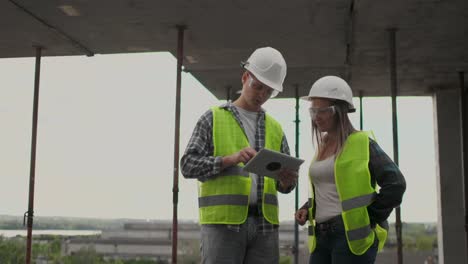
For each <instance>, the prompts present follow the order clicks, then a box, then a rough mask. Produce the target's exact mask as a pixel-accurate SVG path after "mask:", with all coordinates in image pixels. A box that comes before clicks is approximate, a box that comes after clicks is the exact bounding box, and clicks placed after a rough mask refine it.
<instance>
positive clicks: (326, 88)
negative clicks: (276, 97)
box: [301, 76, 356, 112]
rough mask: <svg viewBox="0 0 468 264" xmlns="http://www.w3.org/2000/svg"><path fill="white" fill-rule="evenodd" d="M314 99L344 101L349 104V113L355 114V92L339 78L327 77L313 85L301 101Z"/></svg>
mask: <svg viewBox="0 0 468 264" xmlns="http://www.w3.org/2000/svg"><path fill="white" fill-rule="evenodd" d="M313 97H320V98H328V99H337V100H342V101H345V102H347V103H348V112H355V111H356V108H354V104H353V92H352V91H351V87H349V85H348V83H346V81H345V80H343V79H341V78H340V77H337V76H325V77H322V78H320V79H318V80H317V81H315V83H314V84H313V85H312V87H311V88H310V91H309V95H308V96H303V97H301V99H304V100H308V101H309V100H310V99H311V98H313Z"/></svg>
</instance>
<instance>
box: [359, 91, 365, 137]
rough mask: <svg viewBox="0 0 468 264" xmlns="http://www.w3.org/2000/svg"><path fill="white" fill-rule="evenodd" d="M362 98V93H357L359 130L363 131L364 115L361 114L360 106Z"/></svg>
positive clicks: (361, 107)
mask: <svg viewBox="0 0 468 264" xmlns="http://www.w3.org/2000/svg"><path fill="white" fill-rule="evenodd" d="M362 97H363V92H362V91H359V130H363V129H364V118H363V116H364V114H363V112H362V111H363V110H364V106H362Z"/></svg>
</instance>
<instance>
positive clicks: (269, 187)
mask: <svg viewBox="0 0 468 264" xmlns="http://www.w3.org/2000/svg"><path fill="white" fill-rule="evenodd" d="M211 110H212V112H213V135H212V139H213V146H214V154H213V156H215V157H222V156H227V155H231V154H234V153H236V152H238V151H239V150H241V149H243V148H245V147H248V146H249V142H248V140H247V137H246V135H245V133H244V131H243V130H242V128H241V127H240V125H239V123H238V122H237V121H236V119H235V118H234V116H233V115H232V113H231V112H230V111H228V110H227V109H223V108H220V107H213V108H211ZM282 138H283V131H282V129H281V126H280V125H279V123H278V122H276V121H275V120H273V119H272V118H271V117H269V116H268V115H266V116H265V148H269V149H272V150H276V151H280V149H281V141H282ZM242 167H243V164H242V163H240V164H238V166H231V167H228V168H226V169H224V170H223V171H222V172H220V173H219V174H218V175H217V176H216V177H214V178H213V179H210V180H206V181H204V182H199V188H198V195H199V198H198V204H199V214H200V216H199V218H200V224H241V223H243V222H244V221H245V220H246V218H247V211H248V204H249V195H250V189H251V184H252V183H251V179H250V177H249V174H248V173H247V172H245V171H244V170H243V169H242ZM262 201H263V203H262V212H263V216H264V217H265V219H267V221H269V222H270V223H273V224H278V222H279V221H278V198H277V195H276V182H275V180H274V179H272V178H269V177H264V190H263V196H262Z"/></svg>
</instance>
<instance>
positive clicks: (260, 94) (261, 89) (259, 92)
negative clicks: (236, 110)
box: [242, 71, 273, 109]
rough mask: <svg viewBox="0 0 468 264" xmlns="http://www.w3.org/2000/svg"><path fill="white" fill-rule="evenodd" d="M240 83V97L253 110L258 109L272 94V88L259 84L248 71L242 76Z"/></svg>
mask: <svg viewBox="0 0 468 264" xmlns="http://www.w3.org/2000/svg"><path fill="white" fill-rule="evenodd" d="M242 83H243V88H242V96H243V97H244V99H245V101H246V103H247V104H248V105H249V106H251V107H253V108H255V109H259V108H260V107H261V106H262V105H263V104H264V103H265V102H266V101H267V100H268V99H269V98H270V97H271V95H272V93H273V88H271V87H269V86H266V85H265V84H263V83H261V82H260V81H259V80H258V79H257V78H255V76H254V75H253V74H252V73H250V72H248V71H247V72H245V73H244V74H243V75H242Z"/></svg>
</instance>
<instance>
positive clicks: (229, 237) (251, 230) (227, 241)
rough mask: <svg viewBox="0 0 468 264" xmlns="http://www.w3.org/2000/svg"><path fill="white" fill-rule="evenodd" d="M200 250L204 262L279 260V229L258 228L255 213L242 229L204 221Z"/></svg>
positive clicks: (238, 263)
mask: <svg viewBox="0 0 468 264" xmlns="http://www.w3.org/2000/svg"><path fill="white" fill-rule="evenodd" d="M200 250H201V263H203V264H277V263H279V244H278V229H276V230H274V231H272V232H268V233H265V234H263V232H258V230H257V218H256V217H254V216H249V217H247V220H246V221H245V222H244V223H243V224H242V225H241V228H240V231H239V232H237V231H235V230H231V229H229V228H228V227H227V226H226V225H202V226H201V245H200Z"/></svg>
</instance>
